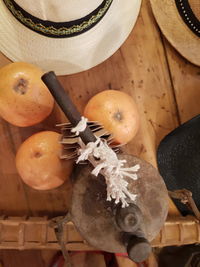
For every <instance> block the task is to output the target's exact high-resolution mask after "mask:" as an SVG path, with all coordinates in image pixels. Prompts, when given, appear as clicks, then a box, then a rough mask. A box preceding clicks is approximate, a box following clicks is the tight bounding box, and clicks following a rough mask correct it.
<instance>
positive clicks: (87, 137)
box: [42, 71, 96, 144]
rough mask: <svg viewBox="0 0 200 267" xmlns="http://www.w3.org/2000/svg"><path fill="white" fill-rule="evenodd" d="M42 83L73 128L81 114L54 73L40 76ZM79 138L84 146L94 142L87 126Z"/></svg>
mask: <svg viewBox="0 0 200 267" xmlns="http://www.w3.org/2000/svg"><path fill="white" fill-rule="evenodd" d="M42 81H43V82H44V83H45V85H46V86H47V88H48V89H49V91H50V92H51V94H52V95H53V97H54V99H55V101H56V102H57V104H58V105H59V106H60V108H61V109H62V111H63V112H64V114H65V115H66V117H67V118H68V120H69V121H70V122H71V124H72V125H73V126H74V127H75V126H76V125H77V124H78V123H79V121H80V120H81V114H80V113H79V111H78V110H77V108H76V107H75V105H74V104H73V102H72V101H71V99H70V97H69V96H68V94H67V93H66V92H65V90H64V88H63V87H62V85H61V83H60V82H59V81H58V79H57V77H56V75H55V73H54V72H53V71H50V72H47V73H45V74H44V75H43V76H42ZM80 137H81V139H82V141H83V142H84V143H85V144H88V143H89V142H95V141H96V137H95V136H94V134H93V133H92V131H91V130H90V128H89V127H88V126H87V127H86V129H85V131H84V132H81V133H80Z"/></svg>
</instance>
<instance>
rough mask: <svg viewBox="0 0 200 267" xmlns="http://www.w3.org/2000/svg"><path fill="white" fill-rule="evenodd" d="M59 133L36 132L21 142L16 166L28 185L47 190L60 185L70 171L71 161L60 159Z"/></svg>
mask: <svg viewBox="0 0 200 267" xmlns="http://www.w3.org/2000/svg"><path fill="white" fill-rule="evenodd" d="M59 138H60V134H58V133H56V132H53V131H43V132H39V133H36V134H34V135H32V136H31V137H29V138H28V139H27V140H25V142H24V143H22V144H21V146H20V148H19V150H18V152H17V155H16V167H17V170H18V173H19V175H20V176H21V178H22V180H23V181H24V182H25V183H26V184H27V185H29V186H30V187H32V188H34V189H38V190H48V189H53V188H56V187H58V186H60V185H62V184H63V183H64V182H65V181H66V180H68V179H69V176H70V174H71V171H72V167H73V162H72V161H66V160H61V159H60V154H61V151H62V145H61V144H60V143H59Z"/></svg>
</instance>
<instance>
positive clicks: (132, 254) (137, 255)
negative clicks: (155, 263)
mask: <svg viewBox="0 0 200 267" xmlns="http://www.w3.org/2000/svg"><path fill="white" fill-rule="evenodd" d="M151 251H152V248H151V245H150V244H149V242H148V240H147V239H146V238H144V237H138V236H134V235H132V236H130V239H129V242H128V246H127V252H128V257H129V258H130V259H131V260H132V261H134V262H138V263H140V262H143V261H145V260H147V259H148V257H149V256H150V253H151Z"/></svg>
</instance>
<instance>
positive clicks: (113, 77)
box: [0, 0, 200, 267]
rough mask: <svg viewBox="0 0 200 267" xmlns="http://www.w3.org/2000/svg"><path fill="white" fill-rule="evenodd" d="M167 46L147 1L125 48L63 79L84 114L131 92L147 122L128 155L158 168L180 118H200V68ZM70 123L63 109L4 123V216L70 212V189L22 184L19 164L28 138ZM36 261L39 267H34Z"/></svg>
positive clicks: (0, 157) (0, 149)
mask: <svg viewBox="0 0 200 267" xmlns="http://www.w3.org/2000/svg"><path fill="white" fill-rule="evenodd" d="M165 47H166V51H165V49H164V47H163V42H162V38H161V36H160V31H159V29H158V27H157V25H156V23H155V21H154V18H153V16H152V12H151V9H150V6H149V1H148V0H143V4H142V9H141V12H140V16H139V19H138V21H137V24H136V27H135V28H134V30H133V32H132V33H131V35H130V37H129V38H128V39H127V41H126V42H125V43H124V45H123V46H122V47H121V49H119V50H118V51H117V52H116V53H115V54H114V55H113V56H112V57H111V58H110V59H108V60H107V61H105V62H104V63H102V64H100V65H99V66H97V67H95V68H93V69H91V70H89V71H85V72H82V73H79V74H75V75H70V76H62V77H59V79H60V81H61V82H62V84H63V85H64V86H65V88H66V90H67V91H68V93H69V95H70V96H71V98H72V100H73V101H74V103H75V104H76V105H77V107H78V109H79V111H80V112H82V111H83V109H84V106H85V105H86V103H87V101H88V100H89V99H90V97H92V96H93V95H95V94H96V93H98V92H100V91H102V90H105V89H116V90H121V91H124V92H127V93H129V94H130V95H131V96H132V97H133V99H134V100H135V101H136V103H137V106H138V110H139V113H140V117H141V123H140V130H139V133H138V134H137V136H136V137H135V138H134V139H133V140H132V142H130V143H129V144H128V145H127V146H126V147H125V148H124V150H125V151H126V152H127V153H131V154H135V155H137V156H139V157H141V158H143V159H145V160H147V161H149V162H150V163H152V164H153V165H154V166H156V156H155V155H156V148H157V145H158V144H159V142H160V140H161V139H162V138H163V137H164V136H165V135H166V134H167V133H169V132H170V131H171V130H173V129H174V128H175V127H176V126H177V125H178V123H179V116H180V120H181V122H183V121H185V120H187V119H189V118H191V117H192V116H194V115H196V114H198V113H199V105H198V97H199V96H200V88H199V79H200V75H199V74H200V72H199V69H198V68H195V67H194V66H191V65H190V64H188V63H187V62H186V61H185V60H183V59H182V58H181V57H180V56H179V55H178V54H176V53H175V51H174V50H173V49H172V48H171V47H170V46H169V45H168V44H166V43H165ZM166 55H167V57H166ZM7 63H8V60H7V59H6V58H5V57H4V56H3V55H0V66H3V65H5V64H7ZM169 67H170V72H169ZM172 82H173V84H172ZM174 96H175V97H176V98H174ZM175 100H176V101H175ZM191 103H192V104H191ZM177 106H178V109H179V116H178V115H177ZM64 121H66V119H65V117H64V115H63V114H62V112H61V111H60V110H59V108H58V107H57V105H55V108H54V111H53V113H52V114H51V115H50V117H49V118H47V119H46V120H45V121H44V122H43V123H41V124H38V125H36V126H35V127H29V128H18V127H15V126H12V125H9V124H7V123H6V122H5V121H3V120H1V121H0V136H1V146H0V178H1V179H0V192H1V198H0V211H1V213H4V214H5V213H6V214H7V215H25V214H26V215H34V216H43V215H48V216H56V215H59V214H63V213H65V212H66V210H67V208H68V206H69V199H70V193H71V186H70V184H67V183H66V184H65V185H63V186H62V187H60V188H58V189H56V190H52V191H47V192H39V191H36V190H33V189H31V188H29V187H27V186H26V185H24V184H23V183H22V181H21V179H20V177H19V176H18V174H17V172H16V168H15V162H14V161H15V154H16V151H17V149H18V147H19V145H20V144H21V143H22V142H23V141H24V140H25V139H26V138H27V137H29V136H30V135H32V134H33V133H35V132H37V131H41V130H55V124H56V123H58V122H64ZM177 213H178V212H177V209H176V208H175V206H174V205H173V204H172V203H170V214H171V215H172V214H173V215H175V214H177ZM27 253H28V254H25V256H24V255H23V257H25V258H26V257H27V260H28V259H29V261H30V260H31V259H34V263H33V265H28V266H46V265H44V264H43V262H44V261H45V260H44V256H41V255H42V254H40V252H39V251H37V252H33V253H32V254H31V253H29V252H27ZM42 253H43V252H42ZM11 255H12V257H11ZM17 255H20V253H17V252H5V251H2V252H1V254H0V259H1V258H2V259H5V258H7V257H8V258H9V260H10V261H11V262H12V263H9V264H14V263H15V261H14V259H15V257H17ZM13 256H14V257H13ZM10 258H13V260H12V259H10ZM25 258H23V261H24V262H26V260H25ZM36 258H37V259H36ZM16 261H17V260H16ZM37 261H38V262H37ZM36 262H37V265H34V264H35V263H36ZM9 264H8V265H6V266H8V267H9V266H23V265H21V263H19V265H9ZM31 264H32V263H31ZM42 264H43V265H42ZM128 264H129V265H128ZM24 266H26V265H24ZM120 266H122V264H121V265H120ZM128 266H131V265H130V263H128V260H126V263H125V262H124V263H123V267H128Z"/></svg>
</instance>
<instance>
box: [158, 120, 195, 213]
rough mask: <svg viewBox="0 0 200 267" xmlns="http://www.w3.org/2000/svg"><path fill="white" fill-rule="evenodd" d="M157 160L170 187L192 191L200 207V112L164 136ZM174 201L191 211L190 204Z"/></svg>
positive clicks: (182, 209) (170, 188) (181, 209)
mask: <svg viewBox="0 0 200 267" xmlns="http://www.w3.org/2000/svg"><path fill="white" fill-rule="evenodd" d="M157 162H158V169H159V171H160V174H161V176H162V177H163V179H164V181H165V183H166V186H167V188H168V190H172V191H173V190H180V189H187V190H189V191H191V192H192V194H193V198H194V200H195V203H196V205H197V207H198V208H199V209H200V115H198V116H196V117H194V118H193V119H191V120H189V121H187V122H186V123H184V124H182V125H181V126H179V127H178V128H176V129H175V130H173V131H172V132H171V133H169V134H168V135H167V136H166V137H164V139H163V140H162V141H161V143H160V145H159V147H158V151H157ZM174 202H175V204H176V205H177V207H178V208H179V210H180V211H181V212H182V213H183V215H185V214H186V213H188V208H187V207H186V205H184V204H181V203H180V201H176V200H175V201H174Z"/></svg>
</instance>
